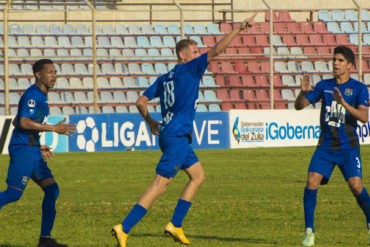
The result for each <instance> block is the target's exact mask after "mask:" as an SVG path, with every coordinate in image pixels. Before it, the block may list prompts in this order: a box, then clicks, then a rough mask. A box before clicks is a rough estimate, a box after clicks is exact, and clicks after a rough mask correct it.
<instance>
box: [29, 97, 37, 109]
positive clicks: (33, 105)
mask: <svg viewBox="0 0 370 247" xmlns="http://www.w3.org/2000/svg"><path fill="white" fill-rule="evenodd" d="M28 106H29V107H35V106H36V103H35V101H34V100H33V99H30V100H29V101H28Z"/></svg>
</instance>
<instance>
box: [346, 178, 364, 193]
mask: <svg viewBox="0 0 370 247" xmlns="http://www.w3.org/2000/svg"><path fill="white" fill-rule="evenodd" d="M348 185H349V188H350V190H351V191H352V193H353V194H357V195H358V194H360V193H361V192H362V183H361V182H358V181H356V182H348Z"/></svg>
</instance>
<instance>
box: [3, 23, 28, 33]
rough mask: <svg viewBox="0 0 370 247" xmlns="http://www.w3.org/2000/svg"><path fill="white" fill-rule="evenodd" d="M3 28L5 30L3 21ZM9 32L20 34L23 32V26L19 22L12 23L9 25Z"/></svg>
mask: <svg viewBox="0 0 370 247" xmlns="http://www.w3.org/2000/svg"><path fill="white" fill-rule="evenodd" d="M2 29H3V30H4V26H3V23H2ZM8 30H9V34H20V33H22V30H21V26H20V25H19V24H17V23H10V24H9V26H8ZM23 33H25V32H24V31H23Z"/></svg>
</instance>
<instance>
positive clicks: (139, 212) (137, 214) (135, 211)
mask: <svg viewBox="0 0 370 247" xmlns="http://www.w3.org/2000/svg"><path fill="white" fill-rule="evenodd" d="M146 212H147V210H146V209H145V208H144V207H143V206H141V205H140V204H135V206H134V207H133V208H132V210H131V212H130V213H129V214H128V215H127V217H126V218H125V219H124V220H123V221H122V228H123V231H124V232H125V233H126V234H128V233H129V232H130V231H131V228H132V227H134V226H135V225H136V224H137V223H138V222H139V221H140V220H141V219H142V218H143V217H144V216H145V214H146Z"/></svg>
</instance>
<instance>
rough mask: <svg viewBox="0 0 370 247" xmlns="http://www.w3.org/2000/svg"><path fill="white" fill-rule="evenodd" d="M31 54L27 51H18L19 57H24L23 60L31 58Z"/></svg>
mask: <svg viewBox="0 0 370 247" xmlns="http://www.w3.org/2000/svg"><path fill="white" fill-rule="evenodd" d="M29 56H30V54H29V53H28V50H27V49H23V48H21V49H18V50H17V57H23V58H26V57H29Z"/></svg>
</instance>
